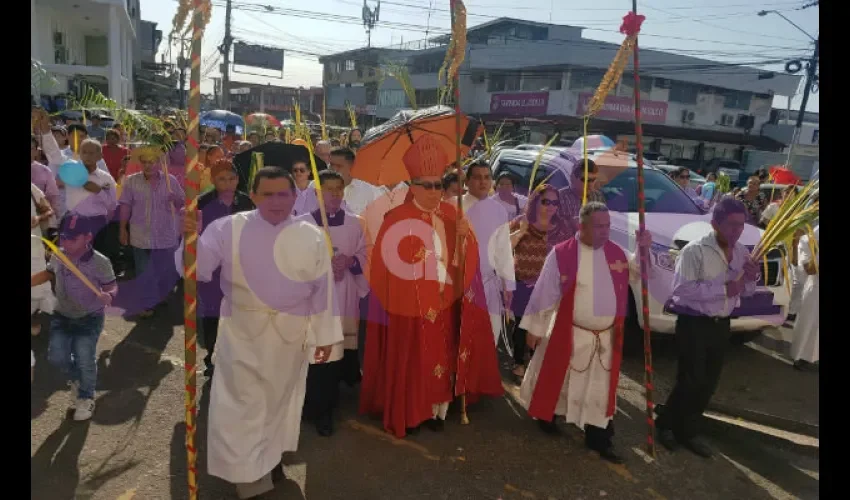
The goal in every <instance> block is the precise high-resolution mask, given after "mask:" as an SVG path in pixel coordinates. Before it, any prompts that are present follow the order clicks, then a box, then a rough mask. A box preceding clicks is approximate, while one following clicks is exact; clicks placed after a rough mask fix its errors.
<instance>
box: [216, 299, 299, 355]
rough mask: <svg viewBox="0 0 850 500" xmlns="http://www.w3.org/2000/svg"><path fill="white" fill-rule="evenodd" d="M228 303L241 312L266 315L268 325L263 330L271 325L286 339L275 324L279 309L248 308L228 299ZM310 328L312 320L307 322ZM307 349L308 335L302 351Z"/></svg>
mask: <svg viewBox="0 0 850 500" xmlns="http://www.w3.org/2000/svg"><path fill="white" fill-rule="evenodd" d="M228 302H230V305H231V306H232V307H235V308H236V309H239V310H240V311H244V312H252V313H262V314H265V315H266V324H265V325H264V326H263V328H262V330H265V329H266V328H268V327H269V325H271V326H272V327H273V329H274V331H275V332H277V334H278V335H280V337H281V338H285V337H284V335H283V332H281V331H280V329H279V328H278V327H277V323H275V321H274V320H275V318H276V317H277V315H278V313H279V312H280V311H278V310H277V309H272V308H271V307H265V306H263V307H256V306H247V305H244V304H239V303H237V302H234V301H233V300H232V299H228ZM309 327H310V320H309V319H308V320H307V328H309ZM305 349H307V335H304V342H303V344H302V345H301V350H302V351H303V350H305Z"/></svg>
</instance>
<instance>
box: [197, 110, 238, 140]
mask: <svg viewBox="0 0 850 500" xmlns="http://www.w3.org/2000/svg"><path fill="white" fill-rule="evenodd" d="M200 120H201V126H203V127H213V128H217V129H219V130H222V131H224V130H226V129H227V126H228V125H233V126H234V127H236V133H237V134H241V133H242V129H243V128H244V127H245V120H243V119H242V117H241V116H239V115H237V114H236V113H231V112H230V111H225V110H223V109H214V110H212V111H205V112H203V113H201V116H200Z"/></svg>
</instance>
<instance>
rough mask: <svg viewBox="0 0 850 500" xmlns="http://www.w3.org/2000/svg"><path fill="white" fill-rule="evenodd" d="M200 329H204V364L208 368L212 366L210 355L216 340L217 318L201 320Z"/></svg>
mask: <svg viewBox="0 0 850 500" xmlns="http://www.w3.org/2000/svg"><path fill="white" fill-rule="evenodd" d="M201 328H203V329H204V341H205V344H206V348H207V355H206V356H204V364H205V365H206V366H207V368H209V367H211V366H212V365H213V362H212V355H213V352H214V351H215V341H216V339H217V338H218V318H217V317H212V318H206V317H205V318H201Z"/></svg>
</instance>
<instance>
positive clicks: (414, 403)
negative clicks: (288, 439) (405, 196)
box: [360, 200, 503, 437]
mask: <svg viewBox="0 0 850 500" xmlns="http://www.w3.org/2000/svg"><path fill="white" fill-rule="evenodd" d="M432 217H439V218H440V220H441V221H442V222H443V226H444V230H445V236H442V235H440V238H442V239H443V245H441V248H442V250H439V249H436V248H435V238H434V237H433V235H434V227H435V226H434V224H433V221H432ZM456 236H457V210H456V208H455V207H454V206H452V205H450V204H448V203H441V204H440V206H439V208H438V209H437V210H436V211H435V212H426V211H423V210H420V209H419V208H418V207H417V206H416V205H415V204H414V203H413V201H412V200H407V201H405V203H403V204H402V205H400V206H398V207H396V208H394V209H392V210H390V211H389V212H387V214H386V216H385V218H384V222H383V224H382V225H381V229H380V231H379V233H378V237H377V239H376V240H375V247H374V249H373V251H372V259H371V260H372V262H371V268H370V276H369V282H370V285H371V287H372V292H373V294H372V297H373V299H372V300H371V301H370V311H369V321H368V327H367V334H366V347H365V356H364V367H363V381H362V387H361V393H360V412H361V413H366V414H372V415H382V416H383V423H384V428H385V429H386V430H387V431H388V432H390V433H392V434H394V435H395V436H397V437H404V435H405V432H406V429H408V428H413V427H416V426H418V425H419V424H421V423H422V422H424V421H426V420H428V419H430V418H432V416H433V413H432V406H433V405H435V404H440V403H445V402H448V401H451V400H452V399H453V397H454V396H456V395H461V394H466V395H467V396H468V399H469V400H475V399H477V397H479V396H483V395H486V396H494V397H497V396H501V395H502V393H503V389H502V381H501V376H500V374H499V365H498V358H497V356H496V348H495V345H494V343H493V335H492V332H491V327H490V317H489V314H488V312H487V309H486V302H485V298H484V288H483V285H482V281H481V274H480V270H479V266H478V248H477V242H476V240H475V237H474V236H473V234H472V232H471V231H470V232H469V233H468V235H467V238H466V244H465V248H464V252H463V255H464V264H465V266H464V271H465V277H464V283H463V284H462V285H461V286H457V284H455V281H456V279H457V263H458V261H457V259H456V257H455V250H456V248H455V247H456ZM438 261H439V262H442V263H443V264H444V269H445V273H444V275H445V276H444V279H443V281H446V283H444V284H442V285H441V282H440V280H439V279H438V278H439V274H438V270H437V269H438ZM446 278H447V279H446ZM457 308H460V309H461V311H460V327H459V328H458V324H457V319H458V314H457ZM458 330H459V331H458ZM455 381H456V382H455ZM453 382H454V383H453Z"/></svg>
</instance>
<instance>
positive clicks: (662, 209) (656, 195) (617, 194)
mask: <svg viewBox="0 0 850 500" xmlns="http://www.w3.org/2000/svg"><path fill="white" fill-rule="evenodd" d="M602 193H603V194H604V195H605V201H606V203H607V205H608V208H609V209H610V210H613V211H615V212H637V169H636V168H628V169H625V170H623V171H622V172H620V174H618V175H617V176H616V177H614V178H613V179H611V180H609V181H608V182H607V183H606V184H605V185H604V186H602ZM644 195H645V199H646V205H645V208H646V211H647V212H650V213H668V214H669V213H673V214H702V213H703V212H702V210H700V208H699V207H697V206H696V204H695V203H694V202H693V201H692V200H691V198H690V197H689V196H688V195H687V194H686V193H685V192H684V191H682V189H681V188H679V186H678V185H677V184H676V183H675V182H673V180H672V179H670V177H668V176H667V175H666V174H665V173H664V172H661V171H658V170H649V169H645V170H644Z"/></svg>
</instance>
